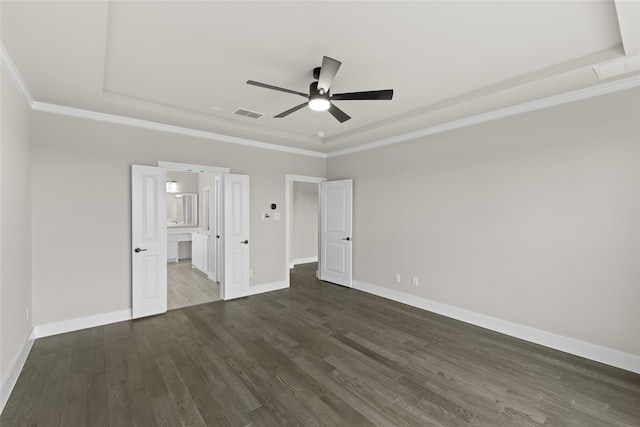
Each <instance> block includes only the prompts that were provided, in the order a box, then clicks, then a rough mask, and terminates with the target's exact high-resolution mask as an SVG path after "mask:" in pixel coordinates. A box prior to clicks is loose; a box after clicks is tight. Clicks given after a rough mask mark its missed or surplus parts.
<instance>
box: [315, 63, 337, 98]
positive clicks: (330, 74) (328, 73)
mask: <svg viewBox="0 0 640 427" xmlns="http://www.w3.org/2000/svg"><path fill="white" fill-rule="evenodd" d="M341 65H342V62H340V61H336V60H335V59H333V58H329V57H328V56H325V57H323V58H322V65H321V66H320V76H318V90H320V89H324V91H325V93H326V92H329V88H330V87H331V83H333V79H334V78H335V77H336V74H337V73H338V70H339V69H340V66H341Z"/></svg>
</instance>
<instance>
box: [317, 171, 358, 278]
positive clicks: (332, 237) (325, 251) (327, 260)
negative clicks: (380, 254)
mask: <svg viewBox="0 0 640 427" xmlns="http://www.w3.org/2000/svg"><path fill="white" fill-rule="evenodd" d="M352 210H353V180H351V179H345V180H341V181H326V182H322V183H320V252H319V253H318V270H319V279H320V280H324V281H326V282H331V283H336V284H338V285H342V286H348V287H352V284H351V251H352V248H351V245H352V243H351V242H352V236H351V227H352Z"/></svg>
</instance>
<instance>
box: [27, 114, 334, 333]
mask: <svg viewBox="0 0 640 427" xmlns="http://www.w3.org/2000/svg"><path fill="white" fill-rule="evenodd" d="M158 160H164V161H172V162H181V163H191V164H205V165H211V166H220V167H229V168H230V169H231V172H233V173H240V174H249V175H250V176H251V192H250V204H251V223H250V227H251V253H250V256H251V268H252V269H253V277H252V279H251V284H252V285H259V284H266V283H273V282H279V281H284V279H285V277H284V272H285V254H284V251H285V242H284V239H285V237H284V236H285V230H284V224H285V221H261V220H260V215H259V213H260V212H261V211H265V212H266V211H268V209H269V205H270V204H271V203H277V204H278V205H279V206H283V205H284V196H285V194H284V193H285V191H284V190H285V174H298V175H317V176H324V175H325V172H326V169H325V168H326V162H325V160H324V159H321V158H316V157H308V156H300V155H295V154H287V153H282V152H275V151H269V150H263V149H258V148H252V147H245V146H239V145H232V144H227V143H222V142H216V141H210V140H203V139H199V138H195V137H187V136H181V135H175V134H168V133H162V132H157V131H152V130H147V129H141V128H135V127H130V126H123V125H116V124H110V123H103V122H98V121H93V120H86V119H78V118H73V117H67V116H61V115H55V114H50V113H43V112H34V113H33V129H32V167H33V174H32V180H33V296H34V298H33V310H34V323H35V324H46V323H50V322H57V321H61V320H66V319H73V318H77V317H83V316H90V315H95V314H99V313H107V312H112V311H118V310H123V309H127V308H130V307H131V254H130V247H131V245H130V240H131V237H130V234H131V225H130V224H131V188H130V187H131V178H130V176H131V164H141V165H151V166H154V165H157V162H158ZM61 189H64V191H60V190H61ZM69 206H78V209H74V210H70V209H69ZM86 247H90V248H91V250H86V249H85V248H86Z"/></svg>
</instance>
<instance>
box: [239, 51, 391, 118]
mask: <svg viewBox="0 0 640 427" xmlns="http://www.w3.org/2000/svg"><path fill="white" fill-rule="evenodd" d="M341 65H342V63H341V62H340V61H336V60H335V59H333V58H329V57H328V56H325V57H323V58H322V66H321V67H316V68H314V69H313V71H312V74H313V78H314V79H318V81H315V82H312V83H311V84H310V85H309V94H308V95H307V94H306V93H302V92H298V91H295V90H291V89H285V88H281V87H278V86H273V85H269V84H266V83H260V82H256V81H253V80H247V84H250V85H253V86H259V87H263V88H265V89H271V90H277V91H280V92H286V93H291V94H293V95H299V96H302V97H303V98H307V99H308V101H306V102H304V103H302V104H300V105H296V106H295V107H293V108H290V109H288V110H287V111H284V112H282V113H280V114H278V115H277V116H274V118H277V119H279V118H282V117H286V116H288V115H289V114H291V113H294V112H296V111H298V110H300V109H301V108H303V107H305V106H308V107H309V108H310V109H311V110H314V111H329V113H330V114H331V115H332V116H333V117H335V118H336V120H338V121H339V122H340V123H344V122H346V121H347V120H349V119H350V118H351V117H350V116H349V115H348V114H347V113H345V112H344V111H342V110H341V109H339V108H338V107H336V105H335V104H334V103H333V102H332V101H367V100H391V99H393V89H385V90H371V91H366V92H350V93H337V94H335V95H331V94H330V93H329V89H330V88H331V83H333V79H334V78H335V77H336V74H337V73H338V70H339V69H340V66H341Z"/></svg>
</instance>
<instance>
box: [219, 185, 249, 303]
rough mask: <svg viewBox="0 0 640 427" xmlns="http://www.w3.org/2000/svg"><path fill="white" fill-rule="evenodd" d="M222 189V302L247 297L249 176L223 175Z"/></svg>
mask: <svg viewBox="0 0 640 427" xmlns="http://www.w3.org/2000/svg"><path fill="white" fill-rule="evenodd" d="M223 187H224V235H223V245H224V272H223V275H224V283H223V286H224V299H225V300H229V299H234V298H240V297H244V296H247V295H249V175H238V174H230V173H226V174H224V175H223Z"/></svg>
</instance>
